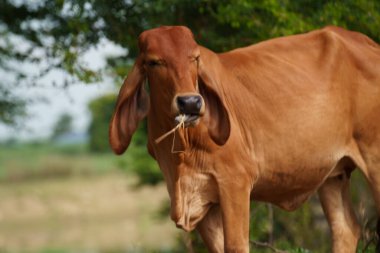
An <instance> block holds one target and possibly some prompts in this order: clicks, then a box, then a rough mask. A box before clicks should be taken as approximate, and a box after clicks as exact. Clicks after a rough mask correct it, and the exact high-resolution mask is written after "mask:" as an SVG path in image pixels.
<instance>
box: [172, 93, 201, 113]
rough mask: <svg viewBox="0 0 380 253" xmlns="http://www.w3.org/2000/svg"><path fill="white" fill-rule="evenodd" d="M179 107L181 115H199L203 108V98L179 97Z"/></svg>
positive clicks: (197, 96)
mask: <svg viewBox="0 0 380 253" xmlns="http://www.w3.org/2000/svg"><path fill="white" fill-rule="evenodd" d="M177 106H178V110H179V112H180V113H183V114H191V115H197V114H199V113H200V110H201V108H202V98H201V97H200V96H199V95H195V96H178V97H177Z"/></svg>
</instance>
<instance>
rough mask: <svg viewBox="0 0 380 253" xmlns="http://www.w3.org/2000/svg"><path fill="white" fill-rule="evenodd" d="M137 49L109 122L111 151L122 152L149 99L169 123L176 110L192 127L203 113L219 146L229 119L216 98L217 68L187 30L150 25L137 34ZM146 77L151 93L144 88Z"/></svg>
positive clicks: (227, 131)
mask: <svg viewBox="0 0 380 253" xmlns="http://www.w3.org/2000/svg"><path fill="white" fill-rule="evenodd" d="M139 48H140V54H139V56H138V57H137V59H136V62H135V64H134V66H133V68H132V70H131V72H130V73H129V75H128V77H127V78H126V79H125V81H124V84H123V86H122V87H121V89H120V92H119V96H118V99H117V103H116V108H115V111H114V115H113V118H112V120H111V124H110V143H111V147H112V149H113V150H114V151H115V153H117V154H122V153H123V152H124V151H125V150H126V149H127V147H128V145H129V143H130V141H131V137H132V134H133V133H134V131H135V130H136V128H137V126H138V123H139V122H140V121H141V120H142V119H143V118H144V117H145V116H146V115H147V114H148V111H149V108H150V107H151V106H150V104H152V109H154V110H155V112H156V113H157V114H160V115H159V116H160V117H161V118H165V119H166V120H169V121H170V122H172V124H175V120H176V117H177V116H178V115H180V114H184V115H186V116H187V117H186V120H185V126H186V127H189V126H196V125H197V124H198V123H199V121H200V119H201V118H204V123H205V124H207V127H208V132H209V135H210V137H211V139H212V140H213V141H214V142H215V143H216V144H218V145H223V144H224V143H225V142H226V141H227V139H228V137H229V134H230V122H229V117H228V114H227V110H226V108H225V106H224V103H223V102H222V99H221V97H220V91H219V88H218V79H217V77H216V76H215V74H217V73H215V71H213V70H211V69H210V68H212V66H209V65H210V64H208V63H207V58H206V57H203V56H202V54H201V51H202V50H201V49H202V48H201V47H200V46H198V44H197V43H196V42H195V40H194V38H193V34H192V33H191V31H190V30H189V29H188V28H186V27H177V26H175V27H160V28H156V29H152V30H148V31H145V32H143V33H142V34H141V35H140V37H139ZM204 58H206V59H204ZM146 81H147V82H148V83H149V86H150V96H149V95H148V94H147V92H146V90H145V87H144V83H145V82H146ZM177 119H178V118H177Z"/></svg>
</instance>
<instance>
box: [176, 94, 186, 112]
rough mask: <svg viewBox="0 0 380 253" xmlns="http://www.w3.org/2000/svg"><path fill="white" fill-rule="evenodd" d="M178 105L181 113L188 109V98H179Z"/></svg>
mask: <svg viewBox="0 0 380 253" xmlns="http://www.w3.org/2000/svg"><path fill="white" fill-rule="evenodd" d="M177 105H178V109H179V111H180V112H182V111H183V110H184V109H185V107H186V98H185V97H177Z"/></svg>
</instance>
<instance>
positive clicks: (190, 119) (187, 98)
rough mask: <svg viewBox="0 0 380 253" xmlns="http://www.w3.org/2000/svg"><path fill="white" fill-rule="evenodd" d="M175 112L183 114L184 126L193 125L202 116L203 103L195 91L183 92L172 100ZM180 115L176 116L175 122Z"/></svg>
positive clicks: (178, 119)
mask: <svg viewBox="0 0 380 253" xmlns="http://www.w3.org/2000/svg"><path fill="white" fill-rule="evenodd" d="M173 109H174V112H175V114H176V115H177V116H178V115H182V116H184V123H185V126H186V127H188V126H195V125H196V124H197V123H198V121H199V117H201V116H203V114H204V110H205V103H204V100H203V98H202V96H201V95H199V94H196V93H185V94H180V95H177V96H176V97H175V98H174V101H173ZM180 119H182V117H176V121H177V123H179V122H180Z"/></svg>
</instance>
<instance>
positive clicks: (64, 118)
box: [51, 113, 73, 140]
mask: <svg viewBox="0 0 380 253" xmlns="http://www.w3.org/2000/svg"><path fill="white" fill-rule="evenodd" d="M72 129H73V117H72V116H71V115H70V114H68V113H63V114H61V116H60V117H59V118H58V120H57V122H56V123H55V125H54V127H53V132H52V134H51V139H52V140H56V139H57V138H59V137H61V136H63V135H65V134H67V133H70V132H71V131H72Z"/></svg>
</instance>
